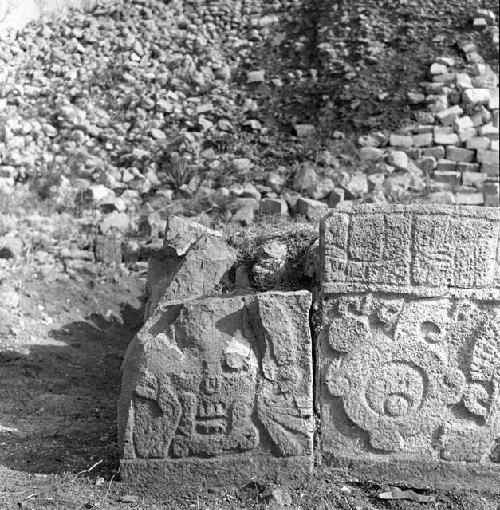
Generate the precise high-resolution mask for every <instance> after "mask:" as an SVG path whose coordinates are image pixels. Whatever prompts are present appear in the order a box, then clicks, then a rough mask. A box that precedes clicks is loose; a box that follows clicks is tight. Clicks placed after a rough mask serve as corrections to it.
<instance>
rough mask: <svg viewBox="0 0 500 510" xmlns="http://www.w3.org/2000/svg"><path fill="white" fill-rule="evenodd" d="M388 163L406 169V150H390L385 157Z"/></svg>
mask: <svg viewBox="0 0 500 510" xmlns="http://www.w3.org/2000/svg"><path fill="white" fill-rule="evenodd" d="M387 162H388V163H389V165H392V166H394V167H396V168H399V169H400V170H407V169H408V156H407V155H406V152H402V151H391V152H390V153H389V157H388V159H387Z"/></svg>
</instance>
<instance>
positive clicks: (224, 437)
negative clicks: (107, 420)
mask: <svg viewBox="0 0 500 510" xmlns="http://www.w3.org/2000/svg"><path fill="white" fill-rule="evenodd" d="M310 303H311V296H310V294H309V293H308V292H296V293H279V292H274V293H266V294H259V295H254V296H252V295H249V296H246V297H242V296H235V297H227V298H207V299H199V300H193V301H189V302H185V303H183V304H179V305H172V306H171V307H169V308H168V309H167V310H165V311H158V312H157V313H156V314H155V315H154V316H153V317H152V318H151V319H150V320H149V321H148V322H147V323H146V325H145V327H144V328H143V330H142V332H141V333H140V334H139V335H138V337H137V338H136V339H135V340H134V341H133V343H132V344H131V346H130V348H129V350H128V352H127V355H126V359H125V362H124V376H125V377H124V381H128V382H127V383H126V384H127V387H124V388H122V398H121V402H120V412H119V426H120V434H121V439H122V446H123V451H124V457H125V458H126V459H164V460H167V459H172V460H174V459H188V458H191V459H200V460H202V459H208V458H217V457H220V458H221V459H223V458H224V457H225V456H234V455H238V454H241V453H244V452H250V451H255V452H256V453H257V452H259V453H262V452H265V453H266V454H269V455H271V456H274V457H292V456H304V457H305V462H306V464H307V462H309V460H311V461H312V434H313V428H314V427H313V412H312V359H311V349H312V347H311V336H310V331H309V325H308V316H309V315H308V314H309V307H310ZM124 384H125V383H124Z"/></svg>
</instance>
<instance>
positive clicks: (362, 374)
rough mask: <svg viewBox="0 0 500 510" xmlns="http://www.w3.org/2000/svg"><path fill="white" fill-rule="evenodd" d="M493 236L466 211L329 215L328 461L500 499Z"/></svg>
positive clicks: (323, 392) (322, 373)
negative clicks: (492, 493)
mask: <svg viewBox="0 0 500 510" xmlns="http://www.w3.org/2000/svg"><path fill="white" fill-rule="evenodd" d="M498 226H499V215H498V212H496V213H495V212H493V211H489V210H486V211H485V212H483V211H482V210H481V211H477V212H476V211H475V210H471V209H470V208H465V209H460V208H455V209H449V210H446V208H440V209H437V211H436V212H433V211H431V212H429V211H427V212H426V213H424V211H423V209H421V208H420V207H402V206H397V207H388V208H385V210H384V209H383V208H370V207H362V208H360V211H359V215H358V214H357V213H356V212H355V211H353V212H345V213H344V212H342V213H337V214H334V215H333V216H332V217H330V218H328V219H326V221H325V224H324V225H323V239H322V243H323V244H322V245H323V249H324V250H325V253H324V259H323V263H324V268H323V270H324V279H323V281H324V286H323V302H322V329H321V332H320V335H319V355H318V359H319V361H318V365H319V378H320V381H319V387H320V390H319V391H320V401H321V452H322V458H323V461H324V462H325V463H326V464H329V465H334V466H349V467H350V468H351V469H352V470H353V471H354V472H357V473H358V474H360V475H367V476H370V478H372V479H373V478H378V479H381V480H383V481H386V482H389V483H391V482H392V483H400V484H401V483H405V482H406V483H409V484H412V485H413V486H418V485H424V486H425V485H435V486H442V487H456V486H470V487H475V488H483V489H487V490H491V489H492V487H493V488H495V487H497V488H498V489H497V490H498V491H499V492H500V458H499V452H500V300H499V299H498V294H497V290H498V280H497V277H498V275H497V274H496V271H498V259H497V258H496V257H497V250H498ZM340 261H342V263H340ZM339 288H340V290H338V289H339ZM336 289H337V292H332V291H333V290H336ZM346 289H348V291H347V290H346Z"/></svg>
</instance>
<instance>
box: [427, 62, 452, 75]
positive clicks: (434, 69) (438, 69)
mask: <svg viewBox="0 0 500 510" xmlns="http://www.w3.org/2000/svg"><path fill="white" fill-rule="evenodd" d="M447 72H448V67H447V66H446V65H444V64H438V63H434V64H432V65H431V69H430V73H431V74H432V75H436V74H445V73H447Z"/></svg>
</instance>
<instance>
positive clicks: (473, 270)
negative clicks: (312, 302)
mask: <svg viewBox="0 0 500 510" xmlns="http://www.w3.org/2000/svg"><path fill="white" fill-rule="evenodd" d="M499 234H500V211H497V210H494V209H493V210H492V209H477V208H474V207H471V208H467V207H466V208H462V209H457V208H453V207H451V208H446V207H444V206H443V207H441V208H436V209H434V208H433V209H431V210H430V211H429V208H428V207H427V206H425V205H415V206H404V205H398V206H396V205H394V206H390V207H389V206H385V207H384V206H381V205H375V204H373V205H372V204H370V205H364V206H362V207H361V206H360V207H358V208H356V209H353V210H341V209H337V210H336V211H335V212H332V213H331V214H330V215H329V216H328V217H326V218H325V219H324V220H323V221H322V223H321V243H322V254H323V256H324V260H323V262H324V263H323V267H324V271H323V275H322V282H323V290H324V292H327V293H329V292H335V293H340V292H361V291H367V290H370V291H375V290H377V291H381V290H384V291H389V290H394V291H397V292H402V291H403V289H406V290H407V291H408V292H411V293H413V294H417V295H426V296H433V295H436V294H439V293H441V292H442V291H443V289H444V290H445V291H446V292H452V293H455V294H458V295H462V294H464V293H465V294H468V293H470V292H474V293H476V294H477V293H478V292H479V291H478V289H482V290H483V292H484V293H485V294H487V295H494V296H500V282H498V281H497V280H495V278H498V271H499V268H498V261H497V260H496V258H495V257H496V253H497V251H496V250H497V244H498V238H499Z"/></svg>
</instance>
